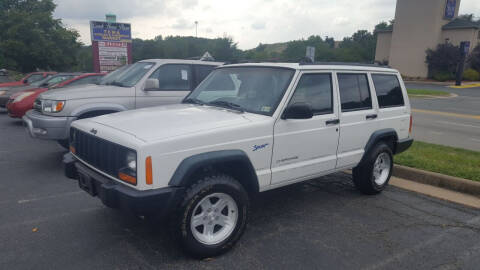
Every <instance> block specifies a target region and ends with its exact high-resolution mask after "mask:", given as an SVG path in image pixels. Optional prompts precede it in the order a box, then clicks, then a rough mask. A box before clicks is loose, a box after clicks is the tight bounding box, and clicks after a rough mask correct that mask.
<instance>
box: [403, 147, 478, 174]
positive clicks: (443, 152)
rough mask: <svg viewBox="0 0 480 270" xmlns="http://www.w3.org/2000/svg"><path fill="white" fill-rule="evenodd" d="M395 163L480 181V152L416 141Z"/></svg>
mask: <svg viewBox="0 0 480 270" xmlns="http://www.w3.org/2000/svg"><path fill="white" fill-rule="evenodd" d="M395 163H397V164H399V165H403V166H408V167H412V168H417V169H421V170H425V171H431V172H436V173H441V174H445V175H450V176H455V177H460V178H465V179H469V180H473V181H480V152H476V151H471V150H465V149H460V148H455V147H450V146H443V145H437V144H431V143H425V142H418V141H415V142H414V143H413V145H412V147H410V148H409V149H408V150H407V151H405V152H403V153H401V154H399V155H397V156H395Z"/></svg>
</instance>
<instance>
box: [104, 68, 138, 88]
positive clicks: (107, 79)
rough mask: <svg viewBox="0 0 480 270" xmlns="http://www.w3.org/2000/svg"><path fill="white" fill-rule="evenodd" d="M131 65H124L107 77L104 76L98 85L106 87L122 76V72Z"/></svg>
mask: <svg viewBox="0 0 480 270" xmlns="http://www.w3.org/2000/svg"><path fill="white" fill-rule="evenodd" d="M130 66H131V65H125V66H121V67H119V68H117V69H115V70H114V71H112V72H110V73H108V74H107V75H105V76H104V77H103V78H102V79H101V80H100V81H99V82H98V84H100V85H108V84H109V83H111V82H113V81H114V80H115V79H116V78H117V77H118V76H120V74H122V72H123V71H125V70H126V69H127V68H128V67H130Z"/></svg>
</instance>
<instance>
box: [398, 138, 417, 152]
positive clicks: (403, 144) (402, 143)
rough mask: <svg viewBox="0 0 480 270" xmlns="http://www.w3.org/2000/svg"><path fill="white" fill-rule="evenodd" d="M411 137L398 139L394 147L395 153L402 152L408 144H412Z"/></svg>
mask: <svg viewBox="0 0 480 270" xmlns="http://www.w3.org/2000/svg"><path fill="white" fill-rule="evenodd" d="M412 143H413V139H412V138H407V139H403V140H399V141H398V142H397V147H396V148H395V154H400V153H402V152H405V151H406V150H407V149H408V148H410V146H412Z"/></svg>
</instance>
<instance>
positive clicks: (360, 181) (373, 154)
mask: <svg viewBox="0 0 480 270" xmlns="http://www.w3.org/2000/svg"><path fill="white" fill-rule="evenodd" d="M367 155H368V156H367V157H366V160H365V161H364V162H363V164H361V165H359V166H357V167H356V168H354V169H353V182H354V184H355V186H356V187H357V189H359V190H360V191H361V192H363V193H365V194H369V195H372V194H378V193H380V192H382V191H383V190H384V189H385V187H386V186H387V185H388V182H389V181H390V177H391V175H392V169H393V155H392V150H391V149H390V147H388V145H387V144H385V143H384V142H380V143H378V144H377V145H375V147H374V148H373V149H372V151H370V152H369V153H367Z"/></svg>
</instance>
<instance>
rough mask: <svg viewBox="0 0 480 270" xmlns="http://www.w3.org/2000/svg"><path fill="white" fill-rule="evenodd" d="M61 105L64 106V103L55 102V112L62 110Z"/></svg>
mask: <svg viewBox="0 0 480 270" xmlns="http://www.w3.org/2000/svg"><path fill="white" fill-rule="evenodd" d="M63 105H65V102H63V101H59V102H57V106H56V107H55V111H56V112H59V111H61V110H63Z"/></svg>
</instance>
